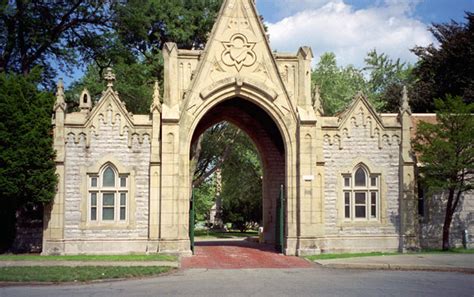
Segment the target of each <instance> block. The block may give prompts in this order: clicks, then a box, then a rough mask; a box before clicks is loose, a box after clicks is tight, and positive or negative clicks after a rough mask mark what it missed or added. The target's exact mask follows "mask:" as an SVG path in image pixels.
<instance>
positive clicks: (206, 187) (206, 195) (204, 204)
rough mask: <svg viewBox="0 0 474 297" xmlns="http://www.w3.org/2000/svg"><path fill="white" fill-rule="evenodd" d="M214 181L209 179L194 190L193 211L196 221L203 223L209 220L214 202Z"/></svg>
mask: <svg viewBox="0 0 474 297" xmlns="http://www.w3.org/2000/svg"><path fill="white" fill-rule="evenodd" d="M215 183H216V181H215V178H213V177H211V178H208V179H207V180H205V181H204V182H202V183H201V184H200V186H199V187H197V188H195V190H194V211H195V219H196V221H205V220H206V219H208V218H209V211H210V210H211V207H212V205H214V201H215V200H216V184H215Z"/></svg>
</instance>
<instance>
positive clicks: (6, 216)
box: [0, 70, 57, 250]
mask: <svg viewBox="0 0 474 297" xmlns="http://www.w3.org/2000/svg"><path fill="white" fill-rule="evenodd" d="M39 81H40V74H39V71H37V70H33V71H32V72H31V74H30V75H28V76H23V75H17V74H5V73H0V189H1V190H0V191H1V207H0V220H1V223H0V229H1V234H0V241H1V242H0V250H2V249H5V248H7V247H8V246H9V244H10V243H11V241H12V240H13V238H14V235H15V233H14V227H15V220H16V216H15V214H16V211H18V210H19V209H21V207H23V206H27V205H31V204H41V203H47V202H49V201H51V200H52V199H53V198H54V194H55V192H56V180H57V178H56V175H55V164H54V151H53V148H52V142H53V141H52V137H51V110H52V107H53V103H54V97H53V96H52V94H50V93H46V92H39V91H38V89H37V85H38V82H39Z"/></svg>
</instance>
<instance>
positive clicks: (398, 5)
mask: <svg viewBox="0 0 474 297" xmlns="http://www.w3.org/2000/svg"><path fill="white" fill-rule="evenodd" d="M256 2H257V9H258V11H259V13H260V14H261V15H263V17H264V19H265V22H266V24H267V26H268V28H269V34H270V45H271V47H272V48H273V49H274V50H278V51H285V52H296V51H297V50H298V47H299V46H302V45H308V46H311V48H312V49H313V53H314V56H315V58H314V59H313V66H314V65H316V63H317V62H318V60H319V56H320V55H321V54H322V53H324V52H329V51H330V52H334V53H335V54H336V58H337V61H338V64H339V65H343V66H346V65H348V64H352V65H355V66H356V67H363V66H364V58H365V56H366V54H367V52H369V51H370V50H372V49H376V50H377V51H378V52H383V53H386V54H388V55H389V56H390V57H391V58H392V59H397V58H400V59H401V60H402V61H403V62H408V63H415V62H416V56H415V55H413V54H412V53H411V52H410V50H409V49H410V48H413V47H414V46H416V45H420V46H427V45H429V44H431V43H435V44H436V42H435V40H434V38H433V36H432V35H431V33H429V32H428V30H427V29H428V27H429V26H430V24H431V23H445V22H449V21H450V20H451V19H453V20H455V21H457V22H464V21H465V20H464V16H465V13H464V12H465V11H471V12H473V11H474V0H256ZM81 74H82V70H78V71H76V72H75V73H74V74H72V75H69V76H68V75H66V74H64V73H63V74H61V76H62V77H63V78H64V81H65V83H66V86H67V85H69V84H70V82H71V81H72V80H73V79H74V78H73V77H76V78H77V77H80V76H81ZM71 76H73V77H71Z"/></svg>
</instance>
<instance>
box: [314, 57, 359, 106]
mask: <svg viewBox="0 0 474 297" xmlns="http://www.w3.org/2000/svg"><path fill="white" fill-rule="evenodd" d="M311 78H312V81H313V84H316V85H318V86H319V89H320V94H321V101H322V104H323V109H324V113H325V115H333V114H335V113H337V112H339V111H342V110H343V109H344V108H345V107H347V106H348V105H349V103H350V102H351V100H352V97H353V96H354V95H355V94H356V93H357V92H358V91H363V92H366V91H367V88H366V83H365V80H364V76H363V75H362V72H361V71H360V70H358V69H356V68H354V67H353V66H351V65H349V66H346V67H339V66H338V65H337V62H336V55H335V54H334V53H324V54H322V55H321V57H320V60H319V63H318V64H317V65H316V67H315V69H314V70H313V73H312V76H311Z"/></svg>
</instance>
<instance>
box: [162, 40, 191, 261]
mask: <svg viewBox="0 0 474 297" xmlns="http://www.w3.org/2000/svg"><path fill="white" fill-rule="evenodd" d="M163 58H164V69H165V75H164V97H163V111H162V116H161V122H162V125H161V129H162V130H161V135H162V139H161V200H160V203H161V207H160V227H159V228H160V229H159V237H160V248H159V250H160V251H179V252H182V253H190V245H189V234H188V232H189V230H188V223H189V220H188V215H189V192H188V191H187V189H189V184H188V183H189V180H188V179H187V178H181V176H180V171H179V168H180V166H181V165H182V166H184V165H186V164H183V162H184V163H186V160H184V158H189V152H187V154H186V152H183V153H182V154H181V150H182V149H183V148H181V147H180V140H181V137H184V135H181V133H180V98H178V96H179V92H178V88H179V86H178V81H179V75H178V48H177V46H176V44H175V43H170V42H168V43H166V44H165V46H164V47H163ZM187 161H189V160H187ZM184 167H186V166H184ZM184 167H183V168H184Z"/></svg>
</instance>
